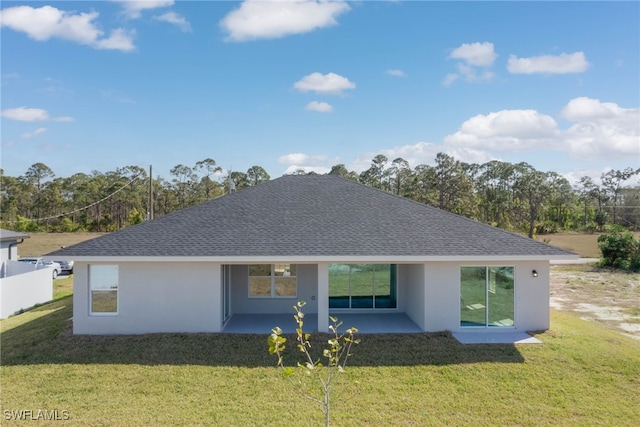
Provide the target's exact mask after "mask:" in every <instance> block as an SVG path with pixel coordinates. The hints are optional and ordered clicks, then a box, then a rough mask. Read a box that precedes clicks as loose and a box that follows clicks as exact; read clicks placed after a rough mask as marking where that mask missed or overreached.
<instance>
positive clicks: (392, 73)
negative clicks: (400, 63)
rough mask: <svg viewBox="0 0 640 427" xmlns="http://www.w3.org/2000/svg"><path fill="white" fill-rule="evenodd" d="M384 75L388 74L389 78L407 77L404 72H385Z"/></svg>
mask: <svg viewBox="0 0 640 427" xmlns="http://www.w3.org/2000/svg"><path fill="white" fill-rule="evenodd" d="M385 74H388V75H390V76H394V77H407V75H406V74H405V73H404V71H402V70H397V69H394V70H387V71H385Z"/></svg>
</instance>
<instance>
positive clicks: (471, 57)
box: [449, 42, 498, 67]
mask: <svg viewBox="0 0 640 427" xmlns="http://www.w3.org/2000/svg"><path fill="white" fill-rule="evenodd" d="M497 57H498V55H497V54H496V53H495V51H494V50H493V43H490V42H484V43H464V44H462V45H461V46H459V47H457V48H455V49H454V50H453V51H452V52H451V54H450V55H449V58H453V59H461V60H462V61H464V62H465V63H467V64H468V65H471V66H474V67H490V66H492V65H493V61H495V60H496V58H497Z"/></svg>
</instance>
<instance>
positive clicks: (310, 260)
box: [44, 254, 579, 264]
mask: <svg viewBox="0 0 640 427" xmlns="http://www.w3.org/2000/svg"><path fill="white" fill-rule="evenodd" d="M44 258H45V259H50V260H53V259H54V258H55V259H56V260H73V261H76V262H95V263H105V262H212V263H221V264H261V263H295V264H315V263H320V262H328V263H394V264H396V263H397V264H411V263H423V262H508V261H514V262H515V261H550V260H573V259H578V258H579V256H578V255H573V254H564V255H476V256H474V255H464V256H460V255H455V256H454V255H449V256H446V255H445V256H433V255H431V256H382V255H376V256H370V255H367V256H357V255H352V256H345V255H340V256H336V255H331V256H299V255H298V256H286V255H285V256H281V255H277V256H45V257H44Z"/></svg>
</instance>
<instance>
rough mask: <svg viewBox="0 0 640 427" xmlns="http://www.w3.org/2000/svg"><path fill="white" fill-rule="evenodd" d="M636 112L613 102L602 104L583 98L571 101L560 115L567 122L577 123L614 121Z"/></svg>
mask: <svg viewBox="0 0 640 427" xmlns="http://www.w3.org/2000/svg"><path fill="white" fill-rule="evenodd" d="M634 111H636V112H637V110H634V109H631V108H628V109H625V108H620V107H619V106H618V104H614V103H612V102H600V100H598V99H593V98H587V97H584V96H583V97H579V98H574V99H572V100H571V101H569V103H568V104H567V106H566V107H564V109H563V110H562V112H561V113H560V114H561V115H562V117H564V118H565V119H567V120H570V121H572V122H577V121H601V120H608V119H614V118H616V117H624V116H625V114H627V113H633V112H634Z"/></svg>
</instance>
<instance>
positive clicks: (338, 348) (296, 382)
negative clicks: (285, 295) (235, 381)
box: [267, 301, 360, 426]
mask: <svg viewBox="0 0 640 427" xmlns="http://www.w3.org/2000/svg"><path fill="white" fill-rule="evenodd" d="M304 306H305V302H304V301H300V302H298V303H297V304H296V305H294V306H293V308H294V310H295V311H296V314H295V315H294V316H293V318H294V319H295V321H296V323H297V325H298V327H297V328H296V341H297V343H298V344H297V348H298V350H300V352H301V353H303V355H304V356H303V359H304V361H303V362H298V363H297V368H298V369H294V368H292V367H287V366H285V364H284V357H283V354H284V350H285V343H286V342H287V339H286V338H285V337H284V336H282V329H280V328H279V327H277V326H276V327H275V328H273V329H272V330H271V335H269V338H268V340H267V341H268V343H269V353H271V354H275V355H276V356H278V366H279V367H281V368H282V370H283V373H284V377H285V378H286V379H287V380H289V382H290V383H291V385H292V386H293V387H294V389H295V390H296V391H297V392H299V393H300V394H301V395H302V396H304V397H305V398H307V399H309V400H311V401H313V402H315V403H317V404H319V405H320V407H321V409H322V413H323V414H324V418H325V426H329V415H330V412H331V393H332V392H333V390H334V388H335V386H336V380H337V377H338V375H341V374H344V372H345V371H344V368H345V366H346V364H347V360H348V359H349V357H351V355H352V354H351V347H352V346H353V345H354V344H358V343H360V340H359V339H355V338H354V336H355V334H356V333H357V332H358V329H356V328H353V327H352V328H349V329H347V330H346V331H345V333H343V334H340V333H339V332H338V328H339V327H340V326H341V325H342V322H339V321H338V319H337V318H335V317H331V316H330V317H329V319H330V320H331V324H330V325H329V330H330V331H331V336H330V338H329V339H328V340H327V344H328V346H327V347H326V348H324V349H323V351H322V356H323V357H324V360H325V363H324V364H323V363H322V362H321V361H320V360H321V359H319V358H318V359H314V358H313V356H312V355H311V352H310V349H311V342H310V339H311V334H308V333H305V332H304V331H303V325H304V313H303V312H302V307H304Z"/></svg>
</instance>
